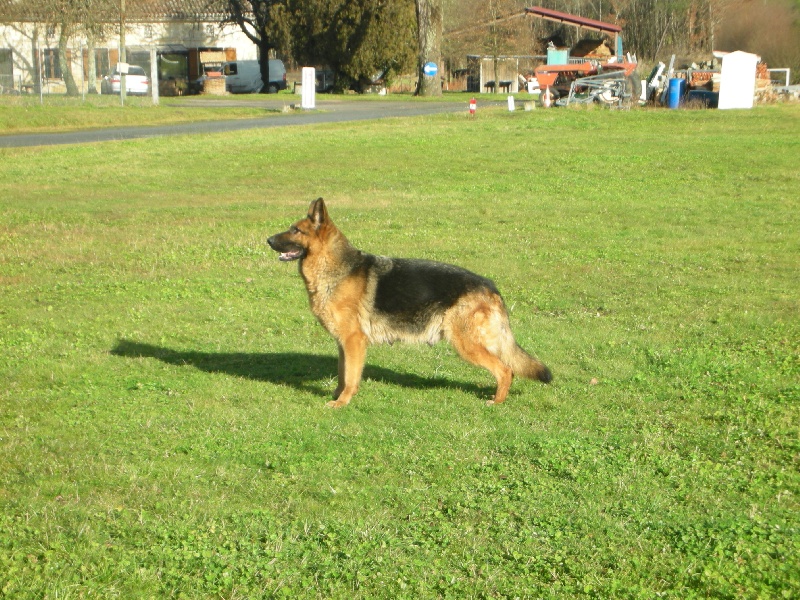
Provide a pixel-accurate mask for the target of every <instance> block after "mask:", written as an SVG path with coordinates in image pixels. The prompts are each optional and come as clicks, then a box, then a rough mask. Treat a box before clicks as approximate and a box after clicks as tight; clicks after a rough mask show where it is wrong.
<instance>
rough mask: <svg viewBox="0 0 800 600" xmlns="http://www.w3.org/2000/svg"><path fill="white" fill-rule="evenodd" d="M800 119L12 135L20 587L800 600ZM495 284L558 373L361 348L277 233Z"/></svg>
mask: <svg viewBox="0 0 800 600" xmlns="http://www.w3.org/2000/svg"><path fill="white" fill-rule="evenodd" d="M798 156H800V108H798V107H796V106H795V107H792V106H778V107H765V108H758V109H756V110H753V111H746V112H739V111H730V112H724V111H723V112H717V111H666V110H663V111H661V110H659V111H654V110H653V111H651V110H633V111H629V112H614V111H605V110H551V111H545V110H535V111H533V112H529V113H526V112H522V111H519V112H516V113H513V114H509V113H507V112H505V111H503V110H496V111H493V110H486V111H481V112H479V114H478V116H477V118H473V119H470V118H469V117H468V116H467V115H466V114H455V115H443V116H436V117H429V118H417V119H409V120H385V121H380V122H370V123H367V122H360V123H353V124H346V125H342V124H339V125H323V126H313V127H294V128H285V129H272V130H270V131H268V132H265V131H261V130H259V131H245V132H239V133H235V134H226V135H212V136H187V137H179V138H169V139H167V138H157V139H147V140H138V141H130V142H115V143H107V144H97V145H85V146H65V147H54V148H28V149H18V150H15V149H6V150H0V349H1V352H0V383H1V384H2V385H0V509H1V510H0V597H7V598H41V597H47V598H56V597H57V598H79V597H99V598H113V597H121V598H138V597H142V598H145V597H154V598H161V597H176V598H210V597H219V598H259V597H265V598H270V597H284V596H285V597H308V598H436V597H442V598H495V597H496V598H505V597H508V598H513V597H520V598H543V597H560V598H576V597H577V598H582V597H583V598H592V597H597V598H655V597H667V598H680V599H685V598H782V597H784V598H795V597H798V596H800V567H798V565H800V440H799V439H798V433H799V432H798V428H799V427H798V426H799V424H800V319H798V314H800V301H799V300H798V298H800V210H799V209H800V169H798V167H797V164H798V162H797V157H798ZM318 196H324V197H325V198H326V201H327V203H328V207H329V209H330V211H331V214H332V217H333V218H334V219H335V220H336V221H337V223H338V224H339V226H340V228H341V229H342V230H343V231H344V232H345V233H346V234H347V235H348V237H349V238H350V240H351V241H352V242H353V243H354V244H356V245H357V246H359V247H361V248H363V249H365V250H367V251H370V252H374V253H382V254H390V255H396V256H415V257H424V258H433V259H437V260H443V261H447V262H454V263H458V264H460V265H462V266H464V267H467V268H469V269H471V270H474V271H476V272H478V273H481V274H483V275H486V276H489V277H492V278H493V279H494V280H495V281H496V283H497V284H498V287H499V288H500V290H501V291H502V292H503V294H504V297H505V300H506V303H507V305H508V306H509V309H510V312H511V318H512V325H513V327H514V330H515V333H516V336H517V339H518V340H519V342H520V343H521V344H522V345H523V346H524V347H525V348H526V349H528V350H529V351H531V352H534V353H535V354H537V355H538V356H539V357H540V358H541V359H542V360H543V361H544V362H546V363H547V364H548V365H549V366H550V368H551V369H552V371H553V375H554V381H553V383H552V384H551V385H549V386H544V385H541V384H539V383H536V382H530V381H523V380H518V381H515V383H514V385H513V386H512V391H511V395H510V397H509V399H508V401H507V402H506V403H505V404H504V405H501V406H495V407H487V406H485V400H486V399H487V398H489V397H490V396H491V394H492V392H493V387H492V380H491V377H490V376H489V375H488V373H486V372H484V371H481V370H479V369H476V368H474V367H472V366H470V365H467V364H466V363H463V362H462V361H460V360H459V359H458V358H457V357H456V356H455V353H454V352H453V351H452V350H451V349H449V348H448V347H446V346H444V345H438V346H435V347H432V348H431V347H427V346H426V347H415V346H403V345H395V346H394V347H391V348H390V347H375V348H372V349H370V351H369V354H368V359H367V369H366V373H365V375H366V379H365V381H364V383H363V385H362V388H361V392H360V393H359V394H358V395H357V396H356V398H355V399H354V400H353V402H352V403H351V404H350V406H349V407H347V408H346V409H343V410H338V411H332V410H328V409H325V408H324V404H325V401H326V400H327V399H328V398H329V395H330V393H331V392H332V390H333V388H334V387H335V374H336V358H335V357H336V349H335V345H334V343H333V341H332V340H331V339H330V338H329V337H328V335H327V334H326V333H325V332H324V331H323V330H322V328H321V327H320V326H319V325H318V324H317V323H316V321H315V319H314V318H313V317H312V315H311V314H310V312H309V310H308V306H307V300H306V297H305V292H304V290H303V287H302V282H301V281H300V279H299V277H298V275H297V272H296V267H295V266H294V265H287V264H284V263H279V262H278V261H277V257H276V255H275V254H274V253H273V252H271V251H270V250H269V248H268V247H267V246H266V243H265V240H266V237H267V236H268V235H269V234H272V233H276V232H278V231H282V230H283V229H285V228H286V227H287V226H288V225H289V224H290V223H291V222H293V221H294V220H296V219H297V218H299V217H301V216H302V215H303V214H305V210H306V208H307V206H308V202H309V201H310V200H312V199H313V198H316V197H318Z"/></svg>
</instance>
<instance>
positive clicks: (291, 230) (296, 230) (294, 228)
mask: <svg viewBox="0 0 800 600" xmlns="http://www.w3.org/2000/svg"><path fill="white" fill-rule="evenodd" d="M289 233H303V232H302V231H300V229H298V228H297V227H295V226H294V225H292V226H291V227H290V228H289Z"/></svg>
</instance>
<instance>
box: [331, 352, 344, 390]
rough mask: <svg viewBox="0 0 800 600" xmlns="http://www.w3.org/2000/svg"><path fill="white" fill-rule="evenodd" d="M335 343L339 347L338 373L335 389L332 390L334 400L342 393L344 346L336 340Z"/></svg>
mask: <svg viewBox="0 0 800 600" xmlns="http://www.w3.org/2000/svg"><path fill="white" fill-rule="evenodd" d="M336 345H337V346H338V348H339V375H338V381H337V383H336V389H335V390H334V391H333V399H334V400H338V399H339V396H341V395H342V390H343V389H344V346H342V343H341V342H338V341H337V342H336Z"/></svg>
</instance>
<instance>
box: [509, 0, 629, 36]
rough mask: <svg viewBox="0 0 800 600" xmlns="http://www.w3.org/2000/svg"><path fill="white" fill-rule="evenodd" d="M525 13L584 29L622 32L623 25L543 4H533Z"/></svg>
mask: <svg viewBox="0 0 800 600" xmlns="http://www.w3.org/2000/svg"><path fill="white" fill-rule="evenodd" d="M525 14H529V15H536V16H537V17H541V18H542V19H547V20H548V21H556V22H558V23H567V24H569V25H575V26H576V27H582V28H584V29H592V30H594V31H605V32H608V33H621V32H622V27H620V26H619V25H614V24H613V23H604V22H603V21H595V20H594V19H587V18H586V17H579V16H577V15H570V14H568V13H563V12H560V11H557V10H552V9H550V8H542V7H541V6H532V7H530V8H526V9H525Z"/></svg>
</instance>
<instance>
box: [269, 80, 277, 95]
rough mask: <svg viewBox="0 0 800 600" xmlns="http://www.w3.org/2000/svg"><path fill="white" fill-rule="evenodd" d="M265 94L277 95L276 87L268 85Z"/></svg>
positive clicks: (272, 84)
mask: <svg viewBox="0 0 800 600" xmlns="http://www.w3.org/2000/svg"><path fill="white" fill-rule="evenodd" d="M267 93H268V94H277V93H278V86H277V85H275V84H274V83H270V84H269V85H268V86H267Z"/></svg>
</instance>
